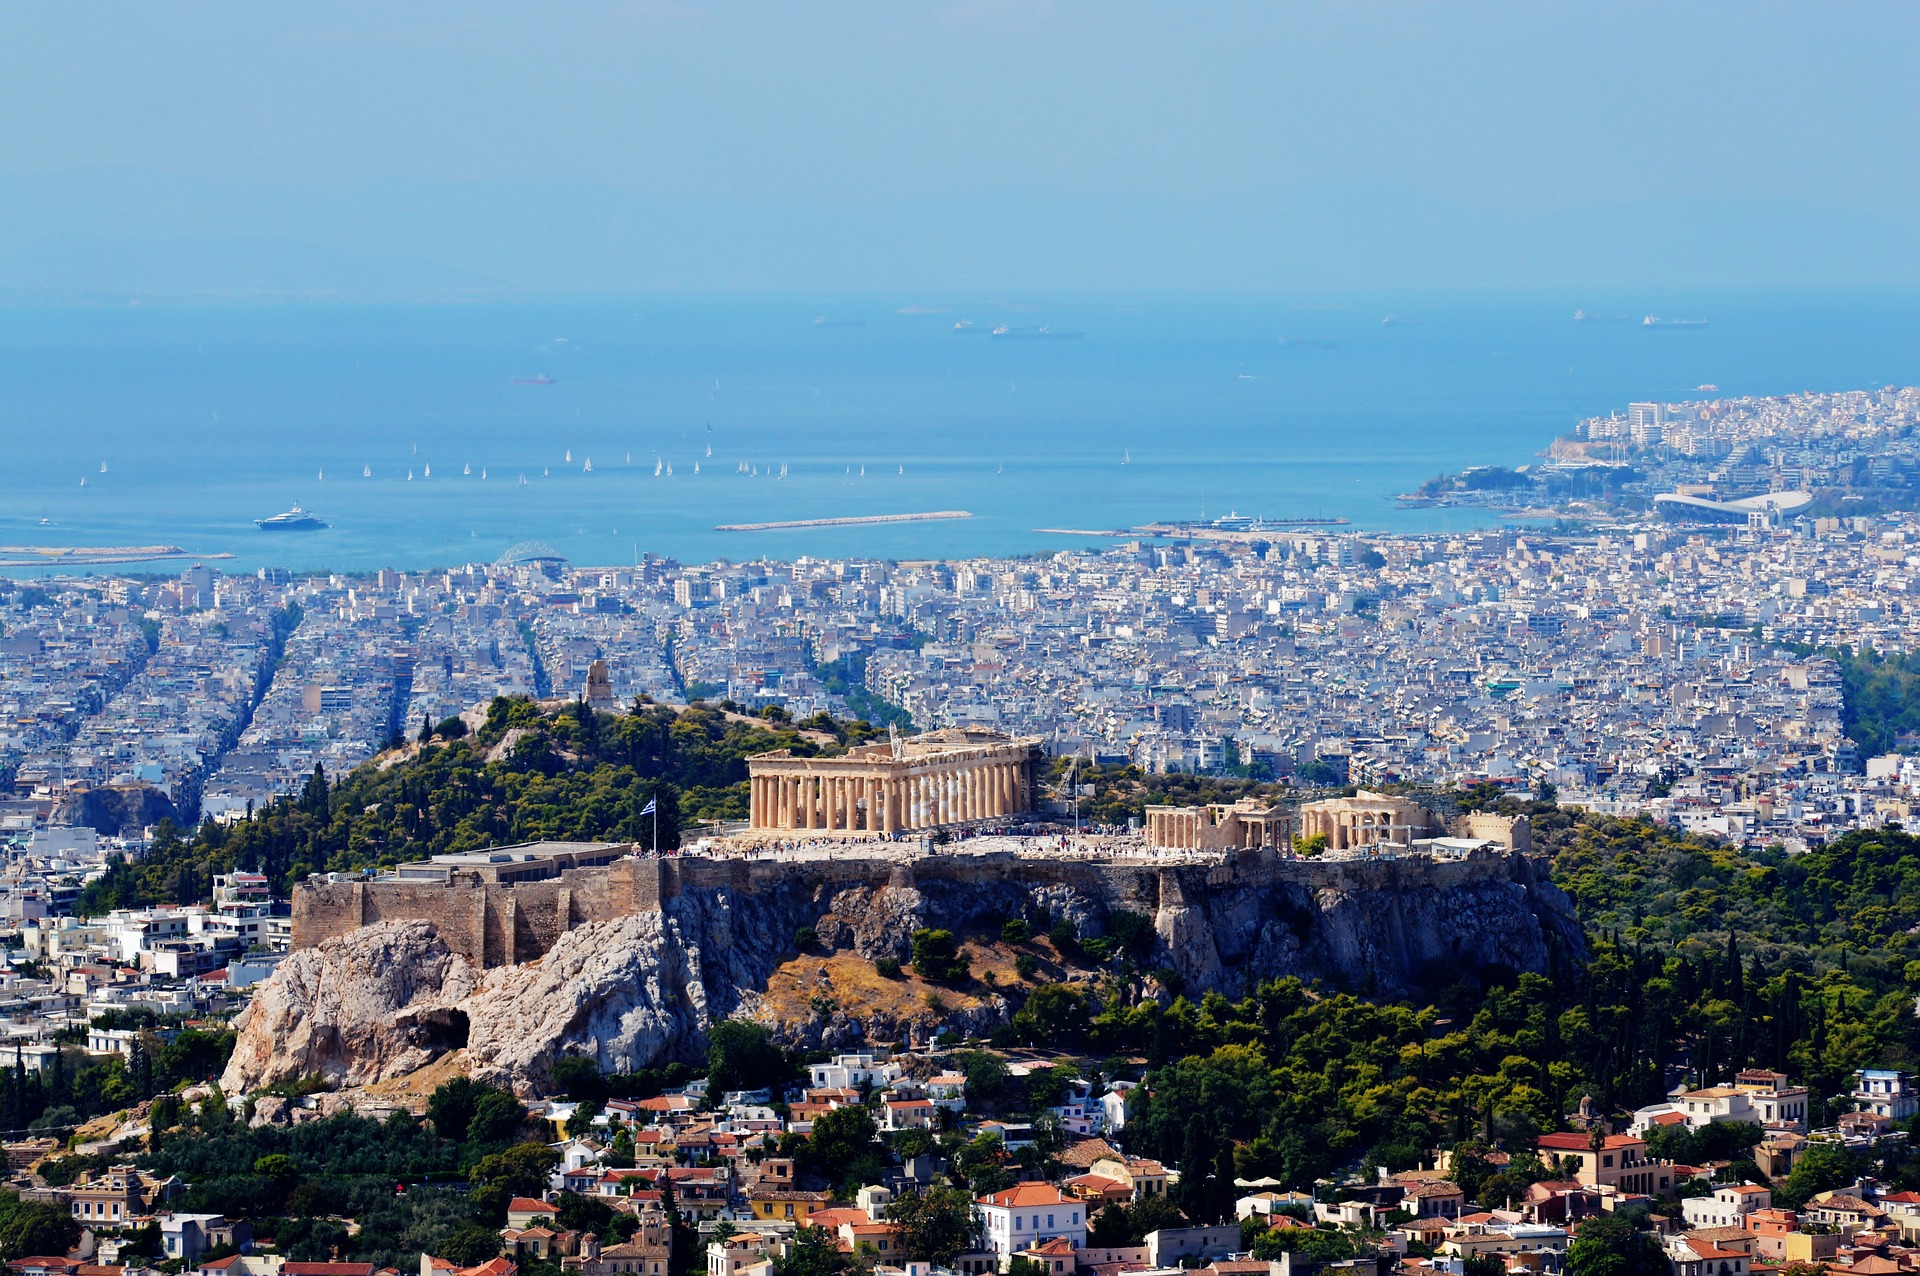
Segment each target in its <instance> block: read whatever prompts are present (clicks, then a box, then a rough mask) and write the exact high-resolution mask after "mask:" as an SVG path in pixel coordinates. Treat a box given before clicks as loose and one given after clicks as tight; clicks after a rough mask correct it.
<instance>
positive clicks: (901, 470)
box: [900, 465, 907, 477]
mask: <svg viewBox="0 0 1920 1276" xmlns="http://www.w3.org/2000/svg"><path fill="white" fill-rule="evenodd" d="M906 473H907V467H906V466H904V465H903V466H901V467H900V474H901V476H902V477H905V476H906Z"/></svg>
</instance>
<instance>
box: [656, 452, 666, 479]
mask: <svg viewBox="0 0 1920 1276" xmlns="http://www.w3.org/2000/svg"><path fill="white" fill-rule="evenodd" d="M666 468H667V463H666V462H665V461H663V460H661V459H660V458H659V457H657V456H656V457H654V458H653V476H654V477H655V478H659V477H660V472H661V471H662V470H664V469H666Z"/></svg>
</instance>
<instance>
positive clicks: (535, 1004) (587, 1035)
mask: <svg viewBox="0 0 1920 1276" xmlns="http://www.w3.org/2000/svg"><path fill="white" fill-rule="evenodd" d="M700 953H701V950H700V945H699V944H698V943H689V942H687V941H686V939H685V938H684V937H683V936H682V934H681V933H680V928H679V925H678V924H677V923H676V922H675V921H673V920H672V919H671V918H668V917H663V916H661V915H659V914H656V913H637V914H634V915H633V916H630V917H620V918H616V919H614V920H612V921H606V922H594V923H590V924H589V925H586V926H583V927H581V928H580V929H579V930H576V931H571V932H569V933H568V934H566V935H564V936H562V937H561V939H560V941H559V942H558V943H556V944H555V945H554V946H553V951H552V952H550V953H548V954H547V955H546V956H545V957H544V958H542V959H541V960H540V961H539V962H538V963H529V964H527V965H523V966H507V967H503V968H502V969H499V970H494V971H489V972H488V974H487V978H486V981H485V983H484V984H483V985H482V986H481V988H480V990H479V991H478V992H477V993H476V994H475V995H474V996H473V997H472V998H470V999H469V1000H468V1001H467V1003H466V1012H467V1021H468V1023H469V1025H470V1031H469V1034H468V1041H467V1058H468V1061H469V1063H470V1065H471V1069H472V1073H473V1075H474V1076H475V1077H478V1078H480V1079H481V1080H486V1081H494V1082H497V1083H500V1084H506V1085H512V1086H514V1087H516V1088H518V1089H520V1090H523V1091H531V1092H536V1093H544V1092H545V1090H546V1088H547V1084H548V1082H549V1081H550V1080H551V1073H552V1068H553V1065H554V1064H555V1063H557V1062H558V1061H559V1060H560V1059H561V1058H563V1057H565V1056H567V1055H569V1054H577V1055H584V1056H586V1057H587V1058H589V1059H593V1060H594V1061H595V1062H597V1063H598V1064H599V1065H600V1069H601V1071H603V1072H609V1073H612V1072H634V1071H637V1070H639V1069H640V1068H643V1067H646V1066H647V1065H649V1064H652V1063H655V1062H657V1061H659V1060H661V1059H668V1058H674V1057H676V1056H684V1055H686V1054H689V1053H692V1052H697V1050H698V1049H699V1047H700V1045H701V1042H702V1039H703V1038H704V1036H705V1034H706V1030H707V1026H708V1023H709V1015H708V1011H707V996H706V988H705V985H704V983H703V980H702V974H701V959H700Z"/></svg>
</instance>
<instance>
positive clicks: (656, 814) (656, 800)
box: [647, 789, 660, 859]
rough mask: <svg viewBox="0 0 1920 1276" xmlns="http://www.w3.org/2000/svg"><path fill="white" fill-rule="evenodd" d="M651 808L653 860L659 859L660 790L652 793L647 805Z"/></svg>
mask: <svg viewBox="0 0 1920 1276" xmlns="http://www.w3.org/2000/svg"><path fill="white" fill-rule="evenodd" d="M647 805H648V806H650V807H652V808H653V858H655V859H659V858H660V790H658V789H655V790H654V791H653V800H652V801H651V802H648V803H647Z"/></svg>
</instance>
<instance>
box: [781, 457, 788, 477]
mask: <svg viewBox="0 0 1920 1276" xmlns="http://www.w3.org/2000/svg"><path fill="white" fill-rule="evenodd" d="M786 476H787V464H786V462H785V461H782V462H781V463H780V477H781V478H785V477H786Z"/></svg>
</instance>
